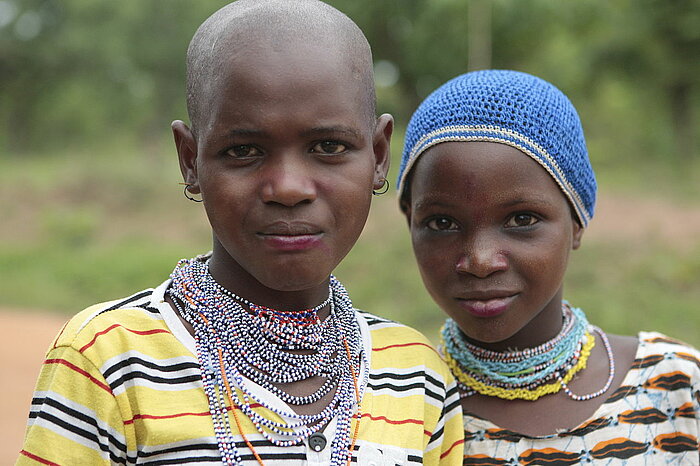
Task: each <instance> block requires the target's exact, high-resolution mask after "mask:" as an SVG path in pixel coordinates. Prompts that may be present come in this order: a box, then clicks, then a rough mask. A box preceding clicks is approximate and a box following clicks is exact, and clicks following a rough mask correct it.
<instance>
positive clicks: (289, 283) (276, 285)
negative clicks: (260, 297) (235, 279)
mask: <svg viewBox="0 0 700 466" xmlns="http://www.w3.org/2000/svg"><path fill="white" fill-rule="evenodd" d="M329 275H330V273H328V274H325V275H324V274H320V273H319V272H318V271H313V272H309V273H304V271H300V270H299V269H297V270H296V271H294V272H292V273H284V274H278V273H273V274H265V276H261V277H259V278H258V281H259V282H260V283H262V284H263V285H264V286H266V287H267V288H270V289H272V290H277V291H288V292H294V291H304V290H308V289H311V288H314V287H317V286H319V285H321V284H323V283H324V282H325V281H326V280H328V276H329Z"/></svg>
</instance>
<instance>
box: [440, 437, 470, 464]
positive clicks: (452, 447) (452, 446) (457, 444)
mask: <svg viewBox="0 0 700 466" xmlns="http://www.w3.org/2000/svg"><path fill="white" fill-rule="evenodd" d="M463 443H464V439H463V438H461V439H459V440H457V441H456V442H455V443H453V444H452V445H450V448H448V449H447V450H445V451H443V452H442V454H441V455H440V459H443V458H444V457H446V456H447V455H449V454H450V453H451V452H452V450H453V449H454V448H455V447H456V446H459V445H461V444H463Z"/></svg>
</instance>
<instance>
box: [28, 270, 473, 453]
mask: <svg viewBox="0 0 700 466" xmlns="http://www.w3.org/2000/svg"><path fill="white" fill-rule="evenodd" d="M168 284H169V281H166V282H165V283H163V284H162V285H160V286H159V287H158V288H156V289H148V290H145V291H142V292H140V293H137V294H135V295H133V296H131V297H129V298H126V299H123V300H119V301H113V302H110V303H105V304H100V305H95V306H92V307H90V308H88V309H86V310H85V311H83V312H81V313H79V314H78V315H76V316H75V317H74V318H72V319H71V320H70V321H69V322H68V324H67V325H66V326H65V327H64V329H63V330H62V331H61V333H60V334H59V336H58V337H57V338H56V340H55V341H54V343H53V344H52V346H51V347H50V349H49V351H48V354H47V356H46V361H45V362H44V365H43V368H42V370H41V374H40V376H39V380H38V382H37V387H36V391H35V394H34V399H33V400H32V405H31V410H30V414H29V421H28V427H27V433H26V437H25V442H24V445H23V449H22V450H21V452H20V456H19V460H18V463H17V464H20V465H22V464H37V463H38V464H60V465H77V464H81V465H82V464H90V465H98V464H150V465H167V464H206V463H209V464H221V456H220V454H219V449H218V445H217V442H216V438H215V436H214V427H213V422H212V418H211V416H210V414H209V403H208V400H207V396H206V394H205V392H204V389H203V386H202V380H201V371H200V367H199V364H198V362H197V357H196V353H195V347H194V339H193V338H192V336H191V335H190V334H189V333H188V332H187V331H186V330H185V328H184V326H183V325H182V323H181V321H180V320H179V319H178V317H177V315H176V314H175V313H174V312H173V310H172V308H171V307H170V305H169V304H168V303H166V302H165V301H164V293H165V289H166V288H167V286H168ZM356 315H357V320H358V323H359V325H360V329H361V332H362V337H363V343H364V346H365V351H366V352H367V354H368V358H367V359H368V360H369V381H368V386H367V388H366V391H365V394H364V397H363V399H362V401H361V404H360V413H361V419H360V426H359V430H358V435H357V440H356V443H355V447H354V451H353V455H352V461H353V463H356V464H362V465H365V464H377V465H379V464H391V465H394V464H402V465H410V464H422V463H424V464H431V465H437V464H454V465H456V464H460V463H461V461H462V444H463V441H464V440H463V432H464V431H463V430H462V424H461V410H460V406H459V397H458V394H457V390H456V386H455V384H454V381H453V379H452V377H451V375H450V373H449V370H448V368H447V366H445V364H444V363H443V362H442V361H441V359H440V358H439V356H438V355H437V353H436V352H435V350H433V348H432V347H431V346H430V344H429V343H428V341H427V340H426V339H425V337H423V336H422V335H421V334H420V333H419V332H417V331H415V330H412V329H410V328H408V327H405V326H403V325H400V324H397V323H395V322H391V321H387V320H384V319H381V318H378V317H376V316H374V315H371V314H369V313H366V312H363V311H357V314H356ZM364 370H367V368H364ZM259 388H260V389H261V391H260V392H259V393H257V394H256V395H260V396H261V397H264V398H262V399H264V400H265V401H266V402H267V403H268V404H269V403H272V404H274V403H281V400H280V399H279V398H276V397H275V396H274V395H273V394H272V393H270V392H266V391H265V390H264V389H263V388H262V387H259ZM237 412H238V418H239V420H240V421H241V427H242V430H243V431H244V434H245V436H246V438H247V440H248V441H249V442H250V443H251V445H252V446H253V448H254V449H255V452H256V453H257V454H258V455H259V456H260V458H261V459H262V460H263V462H264V463H265V464H266V465H274V464H277V465H322V464H328V462H329V460H330V445H331V442H332V437H333V426H334V424H335V421H334V420H333V421H331V423H330V424H329V425H328V426H327V427H326V429H325V431H324V434H325V436H326V438H327V446H326V447H325V448H324V449H323V450H321V451H320V452H316V451H314V450H313V449H311V448H310V447H309V445H308V440H307V441H305V442H304V443H302V444H300V445H297V446H291V447H277V446H275V445H273V444H272V443H270V442H269V441H268V440H266V439H265V438H264V437H263V436H262V435H260V434H259V433H258V431H257V429H256V428H255V427H254V426H253V424H252V423H251V422H250V421H249V419H248V418H247V417H246V416H244V415H242V413H241V412H240V411H237ZM268 413H270V412H269V411H268ZM270 414H271V415H274V414H272V413H270ZM230 417H231V422H230V424H231V427H232V429H234V434H235V439H236V446H237V448H238V450H239V453H240V456H241V459H242V461H243V463H244V464H258V461H257V460H256V459H255V457H254V456H253V453H252V451H251V450H250V448H249V447H248V446H247V445H246V443H245V442H244V441H243V438H242V437H241V436H240V435H239V434H240V432H238V431H237V430H235V429H237V428H236V424H235V422H234V420H233V416H232V415H230ZM355 422H356V420H355V419H353V421H352V427H351V428H352V429H354V427H355ZM352 431H353V430H351V432H352Z"/></svg>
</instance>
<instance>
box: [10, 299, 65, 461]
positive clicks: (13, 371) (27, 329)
mask: <svg viewBox="0 0 700 466" xmlns="http://www.w3.org/2000/svg"><path fill="white" fill-rule="evenodd" d="M65 321H66V318H65V317H57V316H55V315H49V314H39V313H28V312H20V311H11V310H3V311H0V328H1V329H2V331H3V338H2V339H0V370H1V371H2V377H0V412H1V413H2V416H0V465H8V464H14V462H15V460H16V459H17V454H18V452H19V449H20V448H21V446H22V438H23V437H24V426H25V424H26V421H27V414H28V413H29V404H30V403H31V400H32V390H33V389H34V382H35V381H36V377H37V375H38V374H39V369H40V367H41V363H42V361H43V360H44V354H45V353H46V349H47V348H48V347H49V344H50V343H51V341H52V340H53V337H54V336H55V335H56V333H58V331H59V330H60V329H61V327H62V326H63V324H64V323H65Z"/></svg>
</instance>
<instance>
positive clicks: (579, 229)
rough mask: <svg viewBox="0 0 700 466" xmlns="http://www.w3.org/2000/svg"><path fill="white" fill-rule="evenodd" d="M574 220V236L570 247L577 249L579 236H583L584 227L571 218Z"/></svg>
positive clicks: (579, 240) (579, 245) (579, 244)
mask: <svg viewBox="0 0 700 466" xmlns="http://www.w3.org/2000/svg"><path fill="white" fill-rule="evenodd" d="M573 222H574V237H573V241H572V243H571V249H574V250H576V249H578V248H580V247H581V237H582V236H583V231H584V228H583V227H582V226H581V224H580V223H578V220H573Z"/></svg>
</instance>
